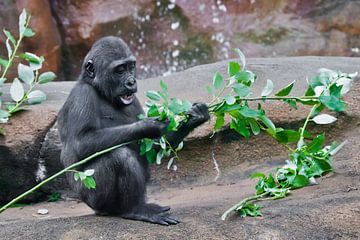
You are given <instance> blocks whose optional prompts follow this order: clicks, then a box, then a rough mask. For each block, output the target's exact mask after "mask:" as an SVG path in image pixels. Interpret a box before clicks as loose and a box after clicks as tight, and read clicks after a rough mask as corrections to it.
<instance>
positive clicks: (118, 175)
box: [81, 147, 178, 225]
mask: <svg viewBox="0 0 360 240" xmlns="http://www.w3.org/2000/svg"><path fill="white" fill-rule="evenodd" d="M138 158H139V155H138V153H136V152H135V151H133V150H131V149H129V148H126V147H123V148H119V149H117V150H114V151H113V152H111V153H110V154H108V155H105V156H102V157H99V158H98V159H97V160H96V161H95V162H94V163H91V164H89V165H88V166H87V167H86V168H87V169H91V168H92V169H95V173H94V179H95V181H96V185H97V186H96V189H95V190H88V189H85V188H84V187H82V189H81V198H82V199H83V200H84V201H85V202H86V203H87V204H88V205H89V206H90V207H91V208H93V209H94V210H95V211H96V212H97V214H101V215H105V214H110V215H119V216H121V217H123V218H127V219H134V220H141V221H146V222H151V223H157V224H162V225H169V224H176V223H178V221H177V220H176V219H175V218H172V217H170V216H162V215H159V213H161V212H164V211H167V210H169V209H170V208H169V207H162V206H159V205H156V204H146V203H145V191H146V179H145V175H146V169H144V168H143V166H142V165H141V164H140V162H139V160H138Z"/></svg>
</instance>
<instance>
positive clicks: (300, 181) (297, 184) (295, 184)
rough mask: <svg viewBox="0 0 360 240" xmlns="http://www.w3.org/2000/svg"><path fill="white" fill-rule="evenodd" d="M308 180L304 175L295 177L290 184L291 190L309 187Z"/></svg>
mask: <svg viewBox="0 0 360 240" xmlns="http://www.w3.org/2000/svg"><path fill="white" fill-rule="evenodd" d="M309 183H310V181H309V179H308V178H307V177H306V176H304V175H296V176H295V178H294V180H293V181H292V182H291V188H293V189H295V188H302V187H305V186H307V185H309Z"/></svg>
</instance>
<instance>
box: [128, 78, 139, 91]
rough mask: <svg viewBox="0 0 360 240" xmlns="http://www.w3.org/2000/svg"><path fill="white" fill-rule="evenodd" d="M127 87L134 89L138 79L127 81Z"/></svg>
mask: <svg viewBox="0 0 360 240" xmlns="http://www.w3.org/2000/svg"><path fill="white" fill-rule="evenodd" d="M125 87H126V88H127V89H128V90H134V89H135V88H136V80H135V79H129V80H127V81H126V82H125Z"/></svg>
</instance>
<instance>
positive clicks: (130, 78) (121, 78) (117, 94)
mask: <svg viewBox="0 0 360 240" xmlns="http://www.w3.org/2000/svg"><path fill="white" fill-rule="evenodd" d="M111 65H114V66H111V67H110V71H111V72H112V74H111V75H112V78H113V79H112V82H113V83H114V87H115V91H114V96H113V98H115V99H118V100H119V101H121V103H122V104H125V105H129V104H131V103H132V102H133V100H134V97H135V96H134V93H136V91H137V85H136V78H135V68H136V61H135V58H134V57H133V56H130V57H129V58H127V59H122V60H117V61H115V62H113V63H112V64H111Z"/></svg>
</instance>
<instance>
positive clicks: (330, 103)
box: [319, 95, 346, 112]
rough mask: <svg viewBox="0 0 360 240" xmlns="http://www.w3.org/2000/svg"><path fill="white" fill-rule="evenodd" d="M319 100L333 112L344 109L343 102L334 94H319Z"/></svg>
mask: <svg viewBox="0 0 360 240" xmlns="http://www.w3.org/2000/svg"><path fill="white" fill-rule="evenodd" d="M319 100H320V102H321V103H322V104H324V105H325V106H326V107H327V108H329V109H330V110H333V111H335V112H343V111H345V107H346V105H345V103H344V102H343V101H341V100H340V99H339V98H337V97H335V96H334V95H331V96H320V97H319Z"/></svg>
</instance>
